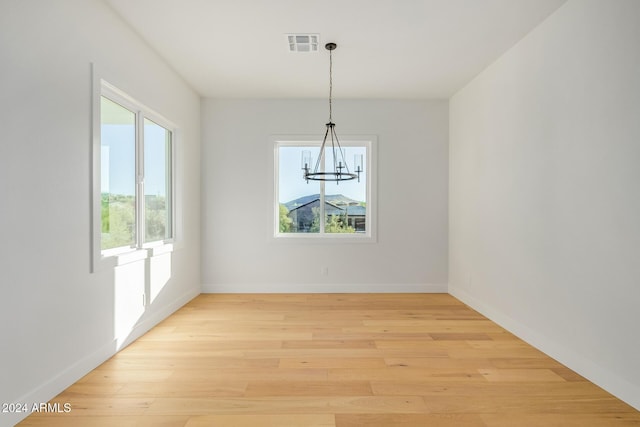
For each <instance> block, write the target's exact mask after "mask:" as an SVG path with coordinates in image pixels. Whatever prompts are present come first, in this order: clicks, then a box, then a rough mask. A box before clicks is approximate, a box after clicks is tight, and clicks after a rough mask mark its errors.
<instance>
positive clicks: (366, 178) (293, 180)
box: [274, 140, 374, 239]
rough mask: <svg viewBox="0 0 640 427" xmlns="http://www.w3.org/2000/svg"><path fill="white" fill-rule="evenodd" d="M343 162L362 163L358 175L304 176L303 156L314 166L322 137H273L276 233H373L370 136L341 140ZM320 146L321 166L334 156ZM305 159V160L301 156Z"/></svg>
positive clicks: (356, 235)
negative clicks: (341, 178) (345, 178)
mask: <svg viewBox="0 0 640 427" xmlns="http://www.w3.org/2000/svg"><path fill="white" fill-rule="evenodd" d="M341 144H342V147H343V151H344V153H345V156H344V157H345V159H346V160H347V162H349V164H348V167H349V168H350V169H354V167H353V163H359V164H361V165H364V172H363V173H361V174H360V180H359V181H358V180H357V179H354V180H350V181H341V182H329V181H327V182H324V181H309V182H307V181H305V180H304V178H303V170H302V167H303V166H304V165H303V162H304V161H305V160H303V159H308V157H309V155H310V157H311V159H312V162H313V163H314V164H312V165H311V167H313V166H315V162H316V159H317V158H318V154H319V152H320V145H321V141H304V142H300V141H277V142H276V147H275V154H274V155H275V159H274V160H275V174H276V176H275V187H276V189H275V199H276V200H275V207H276V209H275V211H276V215H275V219H276V221H275V224H274V229H275V230H274V235H275V236H276V237H310V238H318V237H320V238H323V237H324V238H331V237H333V238H348V237H352V238H355V239H363V238H364V239H366V238H371V237H372V227H373V226H372V224H373V221H372V217H373V211H374V210H373V209H372V206H373V204H372V202H373V200H372V194H373V192H372V180H371V176H372V170H371V168H372V165H373V162H372V161H371V159H372V141H370V140H366V141H341ZM332 155H333V153H332V152H331V150H325V156H323V158H322V159H321V165H320V168H321V169H323V168H324V165H325V164H326V165H330V164H332V162H333V159H332V157H331V156H332ZM306 161H308V160H306Z"/></svg>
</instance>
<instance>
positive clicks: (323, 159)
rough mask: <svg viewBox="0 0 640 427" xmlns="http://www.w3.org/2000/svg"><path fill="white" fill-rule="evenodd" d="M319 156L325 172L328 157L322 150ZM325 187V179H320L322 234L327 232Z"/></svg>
mask: <svg viewBox="0 0 640 427" xmlns="http://www.w3.org/2000/svg"><path fill="white" fill-rule="evenodd" d="M319 156H320V158H321V161H320V170H321V171H322V172H324V170H325V166H324V164H325V162H326V159H325V156H324V155H323V152H322V151H320V154H319ZM324 187H325V182H324V181H320V209H319V210H318V212H319V214H320V218H319V221H320V231H319V232H320V234H324V233H325V231H324V229H325V227H324V226H325V217H324V208H325V206H324V204H325V198H324V196H325V194H324Z"/></svg>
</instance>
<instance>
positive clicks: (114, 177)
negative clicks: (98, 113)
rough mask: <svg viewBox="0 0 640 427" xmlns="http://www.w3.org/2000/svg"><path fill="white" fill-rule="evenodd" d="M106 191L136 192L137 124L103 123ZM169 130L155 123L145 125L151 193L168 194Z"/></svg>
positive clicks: (146, 183) (147, 189)
mask: <svg viewBox="0 0 640 427" xmlns="http://www.w3.org/2000/svg"><path fill="white" fill-rule="evenodd" d="M101 132H102V134H101V144H102V147H101V181H102V182H101V186H102V192H110V193H112V194H125V195H134V194H135V128H134V125H132V124H130V125H115V124H103V125H102V128H101ZM165 132H166V130H165V129H164V128H162V127H161V126H158V125H156V124H155V123H153V122H150V123H147V124H145V126H144V137H145V162H144V163H145V180H144V189H145V194H147V195H160V196H166V184H165V183H166V181H165V173H166V170H165V164H166V155H165Z"/></svg>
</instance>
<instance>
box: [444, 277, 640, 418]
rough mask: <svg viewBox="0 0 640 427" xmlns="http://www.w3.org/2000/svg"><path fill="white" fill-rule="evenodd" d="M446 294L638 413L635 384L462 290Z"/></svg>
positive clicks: (638, 390) (639, 390)
mask: <svg viewBox="0 0 640 427" xmlns="http://www.w3.org/2000/svg"><path fill="white" fill-rule="evenodd" d="M449 293H450V294H451V295H452V296H454V297H456V298H457V299H459V300H460V301H462V302H463V303H465V304H467V305H468V306H470V307H471V308H473V309H474V310H476V311H478V312H480V313H481V314H482V315H484V316H486V317H487V318H489V319H491V320H492V321H494V322H495V323H497V324H498V325H500V326H502V327H503V328H505V329H507V330H508V331H509V332H511V333H513V334H514V335H516V336H517V337H519V338H520V339H522V340H524V341H526V342H527V343H529V344H531V345H532V346H534V347H535V348H537V349H538V350H540V351H542V352H543V353H545V354H547V355H549V356H550V357H552V358H554V359H555V360H557V361H558V362H560V363H562V364H563V365H565V366H567V367H568V368H570V369H572V370H573V371H575V372H577V373H578V374H580V375H582V376H583V377H585V378H586V379H588V380H589V381H591V382H593V383H594V384H596V385H598V386H599V387H602V388H603V389H604V390H606V391H608V392H609V393H611V394H613V395H614V396H616V397H617V398H618V399H620V400H622V401H624V402H626V403H628V404H629V405H631V406H633V407H634V408H635V409H637V410H640V387H639V386H638V385H636V384H631V383H630V382H629V381H627V380H625V379H624V378H621V377H619V376H618V375H616V374H614V373H613V372H611V371H609V370H607V369H605V368H603V367H601V366H600V365H598V364H596V363H594V362H593V361H591V360H589V359H586V358H585V357H583V356H582V355H580V354H578V353H576V352H575V351H573V350H572V349H570V348H568V347H567V346H565V345H563V344H562V343H559V342H557V341H553V340H552V339H550V338H549V337H546V336H543V335H541V334H539V333H538V332H536V331H534V330H532V329H531V328H529V327H528V326H525V325H524V324H522V323H520V322H518V321H517V320H515V319H513V318H511V317H510V316H507V315H505V314H504V313H502V312H500V311H499V310H496V309H495V308H493V307H491V306H489V305H487V304H485V303H483V302H481V301H480V300H478V299H476V298H475V297H474V296H472V295H470V294H469V293H467V292H465V291H463V290H462V289H459V288H456V287H455V286H451V285H449Z"/></svg>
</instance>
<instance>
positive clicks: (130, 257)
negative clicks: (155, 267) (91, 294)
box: [94, 243, 174, 271]
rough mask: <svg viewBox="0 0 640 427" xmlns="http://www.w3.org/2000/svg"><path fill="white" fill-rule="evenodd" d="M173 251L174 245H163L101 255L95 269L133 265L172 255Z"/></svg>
mask: <svg viewBox="0 0 640 427" xmlns="http://www.w3.org/2000/svg"><path fill="white" fill-rule="evenodd" d="M173 250H174V247H173V243H163V244H159V245H155V246H150V247H145V248H141V249H132V250H126V251H123V252H117V253H113V252H112V253H107V255H102V254H101V255H100V260H99V262H98V263H97V265H96V266H95V267H97V268H94V271H101V270H105V269H108V268H115V267H120V266H123V265H127V264H131V263H133V262H138V261H143V260H145V259H147V258H152V257H155V256H159V255H163V254H168V253H171V252H173Z"/></svg>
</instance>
